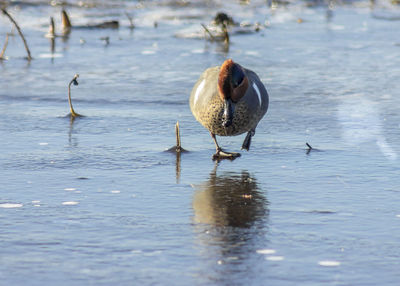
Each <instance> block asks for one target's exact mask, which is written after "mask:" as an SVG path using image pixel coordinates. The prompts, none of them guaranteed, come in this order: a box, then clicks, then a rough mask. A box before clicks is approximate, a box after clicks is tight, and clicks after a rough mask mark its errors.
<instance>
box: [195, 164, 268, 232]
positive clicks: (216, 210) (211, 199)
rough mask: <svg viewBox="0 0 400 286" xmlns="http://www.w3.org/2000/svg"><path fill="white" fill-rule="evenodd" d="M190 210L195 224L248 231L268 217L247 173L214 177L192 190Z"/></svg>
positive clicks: (254, 185)
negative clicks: (239, 228) (193, 194)
mask: <svg viewBox="0 0 400 286" xmlns="http://www.w3.org/2000/svg"><path fill="white" fill-rule="evenodd" d="M195 188H196V190H197V192H196V193H195V196H194V200H193V209H194V212H195V221H196V222H198V223H206V224H211V225H215V226H231V227H245V228H249V227H251V226H253V225H254V224H255V222H257V221H263V220H264V219H265V217H266V216H267V214H268V210H267V203H268V202H267V199H266V198H265V197H264V195H263V194H262V193H261V192H260V191H259V189H258V186H257V182H256V180H255V178H254V177H252V176H251V175H250V174H249V173H248V172H246V171H242V173H228V174H224V175H222V176H217V174H216V168H215V169H214V170H213V172H212V173H211V175H210V179H209V180H208V181H207V182H205V183H204V184H202V185H199V186H196V187H195Z"/></svg>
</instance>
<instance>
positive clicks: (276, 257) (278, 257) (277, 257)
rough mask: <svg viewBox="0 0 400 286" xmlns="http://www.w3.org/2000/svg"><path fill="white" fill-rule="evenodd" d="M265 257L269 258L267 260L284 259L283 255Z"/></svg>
mask: <svg viewBox="0 0 400 286" xmlns="http://www.w3.org/2000/svg"><path fill="white" fill-rule="evenodd" d="M265 259H266V260H269V261H282V260H284V259H285V257H283V256H267V257H266V258H265Z"/></svg>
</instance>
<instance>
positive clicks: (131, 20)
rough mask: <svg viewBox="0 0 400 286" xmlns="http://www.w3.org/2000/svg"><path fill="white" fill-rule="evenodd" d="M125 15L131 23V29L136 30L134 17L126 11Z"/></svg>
mask: <svg viewBox="0 0 400 286" xmlns="http://www.w3.org/2000/svg"><path fill="white" fill-rule="evenodd" d="M125 15H126V17H127V18H128V20H129V23H130V26H129V28H131V29H134V28H135V25H134V24H133V18H132V16H131V15H129V14H128V12H126V11H125Z"/></svg>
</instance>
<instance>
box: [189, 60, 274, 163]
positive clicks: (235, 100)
mask: <svg viewBox="0 0 400 286" xmlns="http://www.w3.org/2000/svg"><path fill="white" fill-rule="evenodd" d="M268 101H269V99H268V93H267V90H266V89H265V87H264V84H263V83H262V82H261V80H260V79H259V77H258V76H257V75H256V74H255V73H254V72H253V71H251V70H249V69H246V68H244V67H242V66H241V65H239V64H237V63H235V62H233V60H231V59H228V60H226V61H225V62H224V63H223V64H222V65H221V66H220V67H212V68H208V69H207V70H206V71H204V72H203V74H202V75H201V76H200V78H199V80H198V81H197V82H196V84H195V85H194V87H193V90H192V93H191V95H190V109H191V111H192V113H193V115H194V117H195V118H196V119H197V121H199V122H200V123H201V124H202V125H203V126H204V127H205V128H207V129H208V130H209V131H210V134H211V137H212V138H213V140H214V142H215V146H216V149H217V152H216V153H215V154H214V156H213V159H222V158H231V159H233V158H236V157H238V156H240V154H239V153H230V152H223V151H222V149H221V148H220V147H219V145H218V143H217V140H216V137H215V136H216V135H219V136H235V135H239V134H243V133H245V132H247V136H246V138H245V139H244V141H243V145H242V149H245V150H249V148H250V143H251V137H252V136H254V134H255V129H256V127H257V124H258V122H259V121H260V120H261V118H262V117H263V116H264V114H265V113H266V112H267V109H268Z"/></svg>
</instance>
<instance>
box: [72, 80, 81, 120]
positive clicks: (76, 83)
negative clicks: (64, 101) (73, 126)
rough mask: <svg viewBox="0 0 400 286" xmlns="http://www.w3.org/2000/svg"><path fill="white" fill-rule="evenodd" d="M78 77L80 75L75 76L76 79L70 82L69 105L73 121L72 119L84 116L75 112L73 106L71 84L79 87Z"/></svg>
mask: <svg viewBox="0 0 400 286" xmlns="http://www.w3.org/2000/svg"><path fill="white" fill-rule="evenodd" d="M78 77H79V74H76V75H75V76H74V78H73V79H72V80H71V81H70V83H69V84H68V103H69V109H70V110H71V119H72V118H74V119H75V117H83V115H80V114H79V113H76V112H75V110H74V107H73V106H72V100H71V84H74V85H78V84H79V83H78V81H77V79H78Z"/></svg>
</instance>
